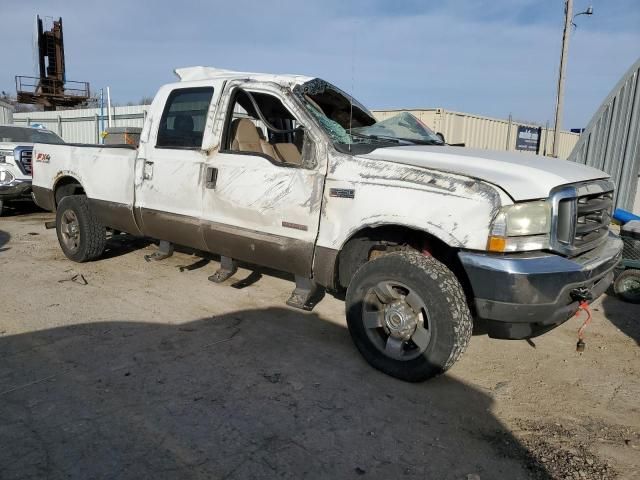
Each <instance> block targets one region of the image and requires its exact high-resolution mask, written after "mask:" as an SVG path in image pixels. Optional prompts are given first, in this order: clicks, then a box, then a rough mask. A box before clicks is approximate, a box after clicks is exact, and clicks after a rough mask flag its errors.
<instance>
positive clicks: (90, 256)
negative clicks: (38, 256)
mask: <svg viewBox="0 0 640 480" xmlns="http://www.w3.org/2000/svg"><path fill="white" fill-rule="evenodd" d="M56 232H57V234H58V242H59V243H60V247H61V248H62V251H63V252H64V254H65V255H66V257H67V258H68V259H69V260H73V261H74V262H86V261H89V260H94V259H96V258H98V257H99V256H100V255H102V252H103V251H104V248H105V245H106V241H107V231H106V228H105V227H104V225H102V224H101V223H100V222H99V221H98V219H97V218H96V216H95V215H94V214H93V212H92V211H91V209H90V208H89V203H88V201H87V197H85V196H84V195H71V196H68V197H64V198H63V199H62V200H61V201H60V203H59V204H58V208H57V211H56Z"/></svg>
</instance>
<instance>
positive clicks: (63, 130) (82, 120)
mask: <svg viewBox="0 0 640 480" xmlns="http://www.w3.org/2000/svg"><path fill="white" fill-rule="evenodd" d="M148 108H149V106H148V105H133V106H122V107H113V113H112V116H111V118H112V120H113V122H112V126H114V127H140V128H142V125H143V123H144V118H145V116H146V112H147V110H148ZM103 119H104V128H107V114H106V109H105V110H104V116H103ZM13 122H14V123H15V124H16V125H31V124H34V123H41V124H42V125H44V126H45V127H46V128H48V129H49V130H51V131H53V132H56V133H57V134H58V135H60V136H61V137H62V138H63V140H65V141H66V142H70V143H100V109H99V108H86V109H81V110H60V111H55V112H28V113H15V114H14V115H13Z"/></svg>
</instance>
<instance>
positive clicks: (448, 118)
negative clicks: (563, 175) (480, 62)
mask: <svg viewBox="0 0 640 480" xmlns="http://www.w3.org/2000/svg"><path fill="white" fill-rule="evenodd" d="M147 109H148V106H147V105H134V106H124V107H114V108H113V110H114V111H113V115H112V118H113V126H115V127H142V124H143V122H144V118H145V115H146V112H147ZM402 111H408V112H411V113H412V114H414V115H415V116H416V117H418V118H419V119H420V120H422V121H423V122H424V123H425V124H426V125H428V126H429V127H430V128H432V129H433V130H435V131H437V132H442V133H443V134H444V136H445V138H446V140H447V142H449V143H464V144H466V146H468V147H473V148H485V149H493V150H515V145H516V135H517V130H518V125H522V126H530V127H535V125H530V124H525V123H516V122H512V123H511V124H510V123H509V122H508V121H507V120H499V119H495V118H489V117H482V116H479V115H472V114H469V113H460V112H452V111H448V110H444V109H442V108H432V109H422V110H379V111H374V112H373V113H374V115H375V116H376V117H377V118H379V119H381V120H383V119H385V118H389V117H391V116H393V115H396V114H398V113H400V112H402ZM13 121H14V123H16V124H18V125H20V124H25V125H26V124H32V123H41V124H43V125H45V126H46V127H47V128H48V129H50V130H52V131H54V132H56V133H58V134H59V135H60V136H61V137H62V138H63V139H64V140H65V141H67V142H73V143H99V140H100V109H98V108H94V109H83V110H63V111H56V112H32V113H16V114H14V116H13ZM104 124H105V127H106V113H105V120H104ZM552 139H553V130H549V131H547V130H545V129H543V130H542V138H541V142H540V153H541V154H542V153H544V152H545V150H547V151H548V150H549V149H550V148H551V144H552ZM577 141H578V135H577V134H575V133H569V132H563V133H562V138H561V143H560V153H561V156H565V157H566V156H567V155H569V153H570V152H571V149H572V148H573V146H574V145H575V144H576V142H577ZM545 146H546V147H547V148H546V149H545Z"/></svg>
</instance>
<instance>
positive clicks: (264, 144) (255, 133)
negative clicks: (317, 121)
mask: <svg viewBox="0 0 640 480" xmlns="http://www.w3.org/2000/svg"><path fill="white" fill-rule="evenodd" d="M303 143H304V130H303V129H302V128H301V126H300V124H299V123H298V122H297V120H296V118H295V117H294V116H293V114H292V113H291V112H289V110H288V109H287V108H286V107H285V106H284V105H283V104H282V102H281V101H280V99H278V98H277V97H274V96H273V95H269V94H267V93H259V92H247V91H246V90H243V89H240V88H238V89H236V90H235V92H234V94H233V96H232V100H231V103H230V108H229V116H228V117H227V122H226V125H225V133H224V135H223V149H224V150H225V151H228V152H234V153H253V154H257V155H260V156H265V157H267V158H268V159H269V160H270V161H272V162H273V163H276V164H282V165H283V166H287V165H289V166H292V165H295V166H301V165H302V145H303Z"/></svg>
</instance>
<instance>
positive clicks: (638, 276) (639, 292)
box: [613, 268, 640, 303]
mask: <svg viewBox="0 0 640 480" xmlns="http://www.w3.org/2000/svg"><path fill="white" fill-rule="evenodd" d="M613 291H614V292H615V293H616V295H617V296H618V297H620V298H621V299H622V300H624V301H625V302H629V303H640V270H637V269H635V268H629V269H627V270H625V271H624V272H622V273H621V274H620V275H619V276H618V278H616V281H615V282H614V284H613Z"/></svg>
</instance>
